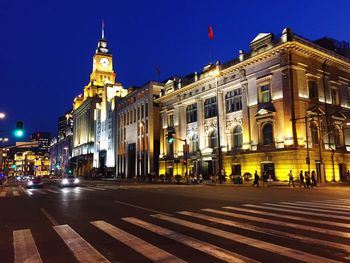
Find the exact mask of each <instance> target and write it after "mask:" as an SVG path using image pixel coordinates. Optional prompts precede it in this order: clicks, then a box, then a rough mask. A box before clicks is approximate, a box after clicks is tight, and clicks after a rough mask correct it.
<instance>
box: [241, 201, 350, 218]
mask: <svg viewBox="0 0 350 263" xmlns="http://www.w3.org/2000/svg"><path fill="white" fill-rule="evenodd" d="M243 206H248V207H254V208H261V209H267V210H274V211H280V212H287V213H292V214H302V215H310V216H318V217H327V218H333V219H340V220H347V221H349V220H350V218H349V217H346V216H338V215H329V214H324V213H316V212H308V211H300V210H295V209H287V208H277V207H271V206H263V205H251V204H245V205H243Z"/></svg>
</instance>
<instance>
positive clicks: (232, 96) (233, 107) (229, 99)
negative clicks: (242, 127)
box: [225, 88, 242, 113]
mask: <svg viewBox="0 0 350 263" xmlns="http://www.w3.org/2000/svg"><path fill="white" fill-rule="evenodd" d="M225 97H226V112H227V113H229V112H234V111H239V110H242V89H241V88H239V89H235V90H232V91H230V92H228V93H226V96H225Z"/></svg>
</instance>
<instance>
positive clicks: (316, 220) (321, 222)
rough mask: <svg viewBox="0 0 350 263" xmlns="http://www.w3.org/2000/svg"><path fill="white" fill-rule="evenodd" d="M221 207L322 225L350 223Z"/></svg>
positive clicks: (341, 225) (344, 224)
mask: <svg viewBox="0 0 350 263" xmlns="http://www.w3.org/2000/svg"><path fill="white" fill-rule="evenodd" d="M223 208H227V209H230V210H235V211H240V212H246V213H252V214H258V215H265V216H273V217H279V218H285V219H291V220H295V221H303V222H310V223H317V224H322V225H329V226H339V227H344V228H350V224H346V223H340V222H331V221H326V220H318V219H310V218H305V217H300V216H292V215H282V214H277V213H272V212H265V211H259V210H252V209H248V208H240V207H223Z"/></svg>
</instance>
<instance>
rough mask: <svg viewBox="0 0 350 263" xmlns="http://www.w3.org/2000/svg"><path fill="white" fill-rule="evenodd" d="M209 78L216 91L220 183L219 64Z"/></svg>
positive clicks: (220, 178) (220, 177)
mask: <svg viewBox="0 0 350 263" xmlns="http://www.w3.org/2000/svg"><path fill="white" fill-rule="evenodd" d="M209 75H210V76H213V77H215V90H216V122H217V126H218V127H217V134H218V164H219V182H220V183H222V149H221V140H220V114H219V85H218V77H219V76H220V70H219V64H218V63H217V64H216V68H215V70H212V71H211V72H210V73H209Z"/></svg>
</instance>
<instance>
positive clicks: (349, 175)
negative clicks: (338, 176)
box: [346, 170, 350, 183]
mask: <svg viewBox="0 0 350 263" xmlns="http://www.w3.org/2000/svg"><path fill="white" fill-rule="evenodd" d="M346 180H347V182H348V183H350V171H349V170H348V171H347V173H346Z"/></svg>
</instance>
